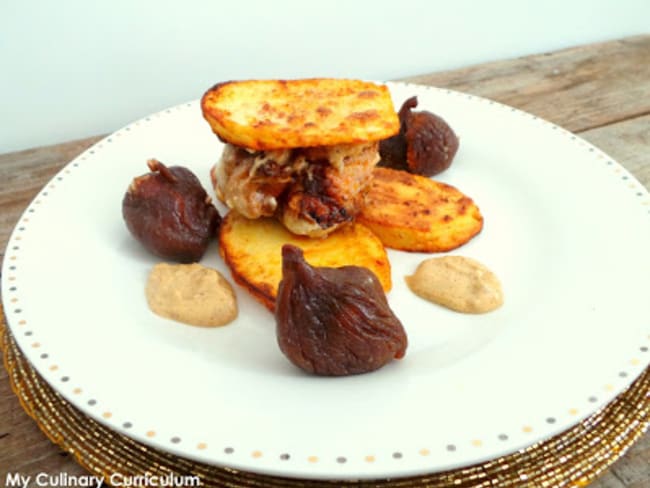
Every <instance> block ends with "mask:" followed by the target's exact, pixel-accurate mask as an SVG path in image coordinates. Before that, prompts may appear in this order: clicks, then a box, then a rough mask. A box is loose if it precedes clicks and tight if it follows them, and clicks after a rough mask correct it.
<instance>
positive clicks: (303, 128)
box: [201, 78, 399, 150]
mask: <svg viewBox="0 0 650 488" xmlns="http://www.w3.org/2000/svg"><path fill="white" fill-rule="evenodd" d="M201 109H202V111H203V116H204V117H205V119H206V120H207V122H208V123H209V124H210V126H211V127H212V130H213V131H214V132H215V134H217V135H218V136H219V137H220V138H221V139H222V140H224V141H226V142H230V143H231V144H235V145H237V146H243V147H246V148H249V149H254V150H270V149H286V148H295V147H312V146H332V145H338V144H356V143H359V142H371V141H378V140H381V139H385V138H387V137H390V136H392V135H394V134H396V133H397V132H398V131H399V120H398V118H397V114H396V113H395V108H394V106H393V102H392V99H391V97H390V92H389V91H388V88H387V87H386V86H385V85H377V84H375V83H370V82H366V81H360V80H349V79H333V78H311V79H299V80H244V81H227V82H224V83H219V84H217V85H215V86H214V87H212V88H211V89H209V90H208V91H207V92H206V93H205V94H204V95H203V98H202V99H201Z"/></svg>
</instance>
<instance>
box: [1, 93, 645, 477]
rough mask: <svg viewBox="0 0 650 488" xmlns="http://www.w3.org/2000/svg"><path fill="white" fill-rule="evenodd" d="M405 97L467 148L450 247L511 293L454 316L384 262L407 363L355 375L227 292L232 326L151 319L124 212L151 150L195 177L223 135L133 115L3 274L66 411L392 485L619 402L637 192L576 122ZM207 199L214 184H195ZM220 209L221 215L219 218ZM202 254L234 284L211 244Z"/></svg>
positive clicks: (196, 445)
mask: <svg viewBox="0 0 650 488" xmlns="http://www.w3.org/2000/svg"><path fill="white" fill-rule="evenodd" d="M389 86H390V89H391V92H392V94H393V96H394V99H395V104H396V107H399V106H400V105H401V103H402V101H403V100H405V99H406V98H408V97H410V96H413V95H417V96H418V100H419V102H420V105H419V107H418V109H427V110H430V111H433V112H435V113H437V114H439V115H441V116H442V117H443V118H445V119H446V120H447V122H448V123H449V124H450V125H451V126H452V127H453V128H454V130H455V131H456V133H457V134H458V135H459V138H460V149H459V152H458V154H457V156H456V159H455V161H454V163H453V165H452V167H451V168H450V169H448V170H447V171H445V172H444V173H442V174H440V175H439V176H438V177H437V178H438V179H439V180H441V181H444V182H446V183H449V184H452V185H454V186H456V187H457V188H459V189H460V190H461V191H463V192H465V193H466V194H467V195H469V196H470V197H472V198H473V199H474V201H475V202H476V203H477V204H478V206H479V207H480V209H481V211H482V213H483V216H484V219H485V225H484V228H483V231H482V232H481V233H480V234H479V235H478V236H477V237H476V238H474V239H473V240H472V241H470V242H469V243H468V244H466V245H465V246H463V247H461V248H459V249H457V250H455V251H453V252H452V253H451V254H458V255H465V256H470V257H473V258H475V259H478V260H479V261H481V262H483V263H484V264H485V265H487V266H488V267H489V268H491V269H492V270H493V271H494V272H495V273H496V274H497V276H499V277H500V279H501V281H502V284H503V287H504V291H505V304H504V305H503V307H501V308H500V309H498V310H497V311H494V312H491V313H488V314H484V315H465V314H460V313H455V312H451V311H449V310H446V309H443V308H441V307H438V306H436V305H434V304H431V303H429V302H425V301H423V300H421V299H419V298H417V297H416V296H414V295H413V294H412V293H411V292H410V291H409V290H408V289H407V287H406V286H405V283H404V276H405V275H407V274H411V273H412V272H413V270H414V269H415V267H416V265H417V264H418V263H419V262H420V261H421V260H423V259H424V258H426V257H429V256H427V255H423V254H409V253H403V252H395V251H390V252H389V258H390V260H391V263H392V277H393V283H394V287H393V290H392V291H391V292H390V293H389V295H388V296H389V302H390V305H391V306H392V308H393V310H394V311H395V313H396V314H397V316H398V317H399V318H400V319H401V321H402V322H403V324H404V325H405V328H406V330H407V333H408V337H409V347H408V350H407V353H406V356H405V358H404V359H403V360H401V361H393V362H392V363H390V364H389V365H387V366H386V367H384V368H382V369H380V370H378V371H376V372H373V373H370V374H364V375H359V376H350V377H341V378H322V377H316V376H310V375H307V374H304V373H303V372H302V371H300V370H298V369H296V368H295V367H294V366H293V365H292V364H290V363H289V361H288V360H287V359H286V358H285V357H284V356H283V355H282V353H281V352H280V350H279V349H278V346H277V343H276V338H275V323H274V318H273V316H272V315H271V314H270V313H269V312H268V311H267V310H266V309H265V308H264V307H262V306H261V305H260V304H258V303H257V302H255V301H254V300H253V299H251V297H250V296H249V295H248V294H247V293H246V292H245V291H244V290H243V289H242V288H240V287H238V286H235V288H236V291H237V297H238V300H239V304H240V315H239V317H238V319H237V320H236V321H235V322H234V323H232V324H230V325H228V326H226V327H223V328H214V329H205V328H198V327H191V326H187V325H183V324H180V323H176V322H173V321H170V320H165V319H163V318H160V317H158V316H156V315H154V314H153V313H152V312H151V311H150V310H149V309H148V307H147V304H146V301H145V297H144V285H145V281H146V277H147V274H148V272H149V270H150V269H151V267H152V266H153V265H154V264H155V263H156V262H157V261H158V259H157V258H155V257H153V256H151V255H150V254H148V253H147V252H145V251H144V250H143V249H142V247H141V246H140V244H139V243H138V242H136V241H134V239H133V238H132V237H131V236H130V234H129V233H128V231H127V229H126V226H125V225H124V222H123V221H122V216H121V202H122V197H123V195H124V192H125V191H126V189H127V187H128V185H129V183H130V181H131V179H132V178H133V177H135V176H137V175H140V174H143V173H146V172H147V171H148V170H147V168H146V161H147V159H148V158H152V157H155V158H157V159H160V160H161V161H163V162H164V163H167V164H169V165H172V164H179V165H184V166H187V167H188V168H190V169H191V170H192V171H194V172H195V173H196V174H197V175H198V176H199V177H200V179H201V181H202V183H203V184H204V186H205V187H206V189H207V188H210V182H209V170H210V168H211V166H212V165H213V164H214V162H215V161H216V160H217V159H218V157H219V155H220V151H221V147H222V146H221V144H220V142H219V141H218V140H217V138H216V136H214V135H213V134H212V132H211V130H210V128H209V126H208V124H207V123H206V122H205V121H204V120H203V119H202V117H201V114H200V109H199V105H198V102H192V103H188V104H183V105H179V106H177V107H173V108H170V109H168V110H164V111H162V112H160V113H157V114H154V115H151V116H149V117H146V118H144V119H142V120H139V121H137V122H135V123H133V124H131V125H129V126H127V127H125V128H123V129H120V130H119V131H117V132H115V133H114V134H112V135H110V136H109V137H107V138H105V139H104V140H102V141H101V142H99V143H98V144H96V145H95V146H93V147H92V148H90V149H89V150H87V151H86V152H84V153H83V154H82V155H80V156H79V157H78V158H76V159H75V160H73V161H72V162H71V163H70V164H68V165H67V166H66V167H65V168H64V169H63V170H62V171H61V172H60V173H59V174H58V175H57V176H56V177H54V178H53V179H52V181H51V182H50V183H48V184H47V185H46V186H45V187H44V188H43V190H42V191H41V192H40V193H39V194H38V196H37V197H36V198H35V200H34V201H33V202H32V203H31V204H30V205H29V207H28V208H27V209H26V211H25V213H24V214H23V216H22V217H21V219H20V221H19V223H18V224H17V227H16V228H15V230H14V232H13V234H12V236H11V238H10V241H9V244H8V248H7V253H6V256H5V260H4V266H3V271H2V297H3V302H4V307H5V313H6V316H7V320H8V324H9V326H10V328H11V331H12V333H13V334H14V336H15V338H16V340H17V342H18V344H19V346H20V348H21V349H22V351H23V352H24V354H25V355H26V356H27V357H28V359H29V360H30V361H31V362H32V363H33V365H34V366H35V367H36V369H37V370H38V371H39V373H40V374H41V375H42V376H43V377H44V378H45V380H47V381H48V383H50V384H51V385H52V386H53V387H54V388H55V389H56V390H57V391H59V392H60V393H61V394H62V395H63V396H64V397H65V398H66V399H67V400H68V401H70V402H71V403H72V404H73V405H75V406H76V407H77V408H79V409H80V410H81V411H83V412H84V413H86V414H88V415H90V416H91V417H93V418H95V419H97V420H99V421H100V422H102V423H104V424H106V425H107V426H109V427H110V428H112V429H114V430H115V431H118V432H120V433H123V434H125V435H128V436H130V437H133V438H135V439H137V440H138V441H141V442H144V443H146V444H149V445H151V446H154V447H157V448H160V449H163V450H166V451H170V452H173V453H176V454H178V455H181V456H185V457H187V458H192V459H195V460H199V461H203V462H207V463H213V464H216V465H220V466H230V467H233V468H238V469H243V470H248V471H253V472H261V473H267V474H274V475H282V476H290V477H303V478H333V479H350V478H356V479H358V478H364V479H367V478H387V477H399V476H407V475H417V474H423V473H431V472H435V471H440V470H446V469H451V468H455V467H460V466H465V465H469V464H472V463H477V462H481V461H484V460H487V459H490V458H494V457H497V456H500V455H504V454H507V453H510V452H513V451H515V450H517V449H520V448H522V447H525V446H528V445H530V444H533V443H535V442H537V441H540V440H542V439H544V438H547V437H549V436H552V435H554V434H557V433H559V432H561V431H563V430H565V429H567V428H568V427H570V426H572V425H574V424H575V423H577V422H578V421H580V420H581V419H583V418H584V417H586V416H588V415H589V414H591V413H593V412H594V411H596V410H597V409H599V408H601V407H602V406H603V405H605V404H606V403H607V402H609V401H610V400H612V398H614V396H615V395H617V394H618V393H619V392H620V391H621V390H622V389H624V388H625V387H626V386H627V385H629V383H630V382H631V381H632V380H633V379H634V378H635V377H637V376H638V375H639V374H640V373H641V372H642V371H643V370H644V368H645V367H646V365H647V364H648V362H649V358H650V353H649V352H648V346H649V345H650V322H648V316H649V312H650V305H649V301H648V282H647V278H648V276H650V260H649V259H648V250H649V249H650V225H649V224H650V196H649V195H648V192H647V190H646V189H645V188H643V186H642V185H641V184H640V183H638V182H637V181H636V180H635V179H634V178H633V177H632V176H631V175H630V174H629V173H628V172H627V171H626V170H625V169H623V168H622V167H621V166H620V165H619V164H618V163H616V162H615V161H612V159H611V158H609V157H608V156H607V155H606V154H604V153H602V152H601V151H600V150H598V149H596V148H595V147H593V146H592V145H590V144H588V143H587V142H585V141H584V140H582V139H580V138H578V137H576V136H574V135H572V134H571V133H569V132H567V131H565V130H563V129H561V128H559V127H557V126H555V125H552V124H550V123H548V122H546V121H543V120H540V119H539V118H537V117H534V116H532V115H530V114H526V113H524V112H521V111H519V110H516V109H512V108H510V107H507V106H504V105H501V104H498V103H495V102H492V101H489V100H486V99H482V98H478V97H475V96H471V95H466V94H462V93H458V92H453V91H448V90H440V89H435V88H429V87H423V86H417V85H408V84H399V83H390V84H389ZM210 193H212V192H211V191H210ZM220 210H221V211H222V213H223V208H221V209H220ZM202 263H203V264H204V265H206V266H210V267H214V268H217V269H219V270H220V271H221V272H222V273H224V274H225V275H226V276H228V277H230V273H229V271H228V270H227V269H226V268H225V266H224V263H223V262H222V260H221V259H220V258H219V255H218V252H217V249H216V244H214V245H213V246H212V247H211V249H210V251H209V252H208V253H207V255H206V256H205V257H204V259H203V261H202Z"/></svg>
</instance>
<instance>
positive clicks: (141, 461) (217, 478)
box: [0, 323, 650, 488]
mask: <svg viewBox="0 0 650 488" xmlns="http://www.w3.org/2000/svg"><path fill="white" fill-rule="evenodd" d="M0 334H1V335H2V349H3V353H4V363H5V367H6V369H7V372H8V373H9V381H10V383H11V387H12V389H13V390H14V392H15V393H16V395H17V396H18V399H19V400H20V402H21V404H22V406H23V408H24V409H25V411H26V412H27V414H29V415H30V416H31V417H32V418H33V419H34V420H35V421H36V422H37V424H38V426H39V427H40V428H41V430H42V431H43V432H44V433H45V434H46V435H47V436H48V437H49V438H50V439H51V440H52V441H53V442H54V443H56V444H58V445H59V446H60V447H61V448H62V449H64V450H65V451H67V452H69V453H71V454H73V455H74V456H75V458H76V459H77V461H78V462H79V464H81V465H82V466H83V467H84V468H86V469H87V470H89V471H90V472H92V473H93V474H95V475H97V476H103V477H104V478H105V479H106V480H110V479H111V477H113V479H120V478H119V477H129V476H141V475H144V474H145V473H147V475H149V476H151V477H154V476H155V477H161V478H162V479H165V477H168V476H170V475H173V476H174V477H175V478H176V479H182V477H184V476H198V477H199V479H200V481H201V484H202V486H206V487H212V486H215V487H232V488H235V487H262V486H267V487H286V488H290V487H296V488H298V487H323V488H325V487H332V486H338V487H343V486H350V487H353V486H356V487H366V488H371V487H376V488H380V487H386V488H388V487H401V488H409V487H420V486H427V487H431V488H435V487H447V486H458V487H486V488H487V487H492V486H502V487H523V486H549V487H550V486H553V487H563V486H585V485H587V484H588V483H589V482H591V481H593V480H594V479H595V478H596V477H597V476H598V475H599V474H601V473H602V472H603V471H604V470H605V469H607V468H608V467H609V466H610V465H611V464H612V463H613V462H614V461H616V460H617V459H618V458H619V457H620V456H622V455H623V454H624V453H625V452H626V450H627V449H628V448H629V447H630V446H631V445H632V444H633V443H634V441H636V440H637V439H638V438H639V437H640V436H641V435H643V433H644V432H645V430H646V429H647V427H648V425H649V424H650V369H648V370H646V372H645V373H644V374H642V375H641V376H640V377H639V378H638V379H637V380H636V381H635V382H634V383H633V384H632V385H631V386H630V387H629V388H628V389H627V390H625V391H624V392H623V393H621V394H620V395H619V396H618V397H616V399H615V400H614V401H612V402H611V403H610V404H609V405H607V406H606V407H604V408H603V409H601V410H600V411H598V412H596V413H594V414H593V415H591V416H590V417H589V418H587V419H585V420H584V421H582V422H580V423H579V424H578V425H576V426H574V427H573V428H571V429H569V430H567V431H566V432H563V433H562V434H560V435H557V436H555V437H553V438H551V439H548V440H546V441H544V442H541V443H538V444H535V445H533V446H530V447H528V448H527V449H524V450H521V451H519V452H517V453H514V454H510V455H508V456H504V457H500V458H497V459H493V460H490V461H488V462H485V463H483V464H479V465H475V466H470V467H466V468H461V469H456V470H453V471H448V472H441V473H435V474H431V475H425V476H417V477H410V478H402V479H396V480H372V481H356V482H354V481H340V480H339V481H336V482H334V481H332V482H327V481H315V480H300V479H289V478H279V477H272V476H264V475H261V474H255V473H248V472H243V471H237V470H232V469H227V468H218V467H215V466H212V465H207V464H202V463H197V462H194V461H191V460H188V459H184V458H181V457H178V456H174V455H171V454H169V453H166V452H163V451H160V450H157V449H153V448H151V447H149V446H146V445H144V444H141V443H139V442H136V441H134V440H133V439H131V438H129V437H126V436H123V435H120V434H119V433H117V432H115V431H113V430H111V429H109V428H107V427H105V426H104V425H102V424H100V423H98V422H95V421H94V420H92V419H91V418H90V417H88V416H86V415H84V414H83V413H81V412H80V411H79V410H77V409H76V408H74V407H73V406H72V405H71V404H70V403H68V402H66V401H65V400H64V399H63V398H62V397H61V395H59V394H58V393H57V392H56V391H54V390H53V389H52V388H51V387H50V386H49V385H48V384H47V383H46V382H45V381H43V379H42V378H41V377H40V376H39V374H38V373H37V372H36V371H35V370H34V368H33V367H32V366H31V364H30V363H29V361H28V360H27V359H26V358H25V356H24V355H23V354H22V353H21V352H20V349H19V348H18V346H17V345H16V342H15V341H14V339H13V337H12V336H11V333H10V332H9V331H8V330H7V329H6V327H5V326H4V323H2V324H0Z"/></svg>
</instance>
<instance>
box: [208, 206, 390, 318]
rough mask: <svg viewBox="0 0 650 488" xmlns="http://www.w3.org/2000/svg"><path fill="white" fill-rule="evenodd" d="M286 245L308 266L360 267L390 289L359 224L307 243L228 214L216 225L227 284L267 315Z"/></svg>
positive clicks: (383, 265)
mask: <svg viewBox="0 0 650 488" xmlns="http://www.w3.org/2000/svg"><path fill="white" fill-rule="evenodd" d="M287 243H289V244H293V245H295V246H298V247H300V248H301V249H302V250H303V252H304V255H305V259H306V261H307V262H308V263H309V264H311V265H312V266H328V267H340V266H346V265H355V266H363V267H366V268H368V269H370V270H371V271H372V272H374V273H375V274H376V275H377V278H379V282H380V283H381V285H382V288H383V289H384V291H388V290H390V288H391V274H390V263H389V262H388V257H387V255H386V250H385V249H384V246H383V245H382V243H381V241H380V240H379V239H378V238H377V237H376V236H375V235H374V234H373V233H372V232H370V230H368V228H367V227H365V226H363V225H361V224H358V223H353V224H348V225H346V226H344V227H341V228H340V229H338V230H336V231H335V232H333V233H332V234H330V235H328V236H327V237H326V238H322V239H321V238H316V239H311V238H309V237H304V236H296V235H294V234H291V233H290V232H288V231H287V230H286V229H285V228H284V226H283V225H282V224H280V223H279V222H278V221H277V220H275V219H272V218H260V219H254V220H251V219H247V218H245V217H243V216H241V215H240V214H238V213H237V212H234V211H230V212H228V214H227V215H226V216H225V218H224V220H223V222H222V223H221V230H220V233H219V251H220V253H221V256H222V258H223V259H224V261H225V262H226V264H227V265H228V267H229V268H230V271H231V272H232V276H233V279H234V280H235V282H237V283H238V284H240V285H241V286H243V287H244V288H245V289H246V290H247V291H249V292H250V293H251V294H252V295H253V296H254V297H255V298H256V299H257V300H259V301H260V302H262V303H263V304H264V305H265V306H266V307H267V308H268V309H269V310H271V311H273V310H274V307H275V298H276V295H277V289H278V284H279V283H280V280H281V279H282V254H281V249H282V246H283V245H284V244H287Z"/></svg>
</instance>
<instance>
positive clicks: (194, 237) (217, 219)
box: [122, 159, 221, 263]
mask: <svg viewBox="0 0 650 488" xmlns="http://www.w3.org/2000/svg"><path fill="white" fill-rule="evenodd" d="M147 165H148V166H149V169H150V170H151V172H150V173H147V174H144V175H142V176H138V177H137V178H135V179H134V180H133V181H132V182H131V185H130V186H129V188H128V190H127V192H126V194H125V195H124V199H123V200H122V216H123V217H124V221H125V222H126V226H127V227H128V229H129V231H130V232H131V234H132V235H133V236H134V237H135V238H136V239H137V240H138V241H140V242H141V243H142V244H143V245H144V247H146V248H147V249H148V250H149V251H151V252H152V253H154V254H156V255H157V256H160V257H162V258H164V259H170V260H173V261H178V262H181V263H191V262H195V261H199V260H200V259H201V257H202V256H203V254H204V253H205V251H206V249H207V247H208V244H209V243H210V240H211V239H212V238H213V237H214V236H215V234H216V231H217V228H218V227H219V224H220V223H221V216H220V215H219V212H218V211H217V209H216V208H215V206H214V205H213V204H212V202H211V201H210V197H209V196H208V194H207V193H206V192H205V190H204V189H203V187H202V186H201V183H200V182H199V179H198V178H197V177H196V175H194V173H192V172H191V171H190V170H189V169H187V168H183V167H181V166H171V167H169V168H168V167H167V166H165V165H164V164H162V163H161V162H160V161H157V160H155V159H150V160H149V161H148V162H147Z"/></svg>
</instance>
